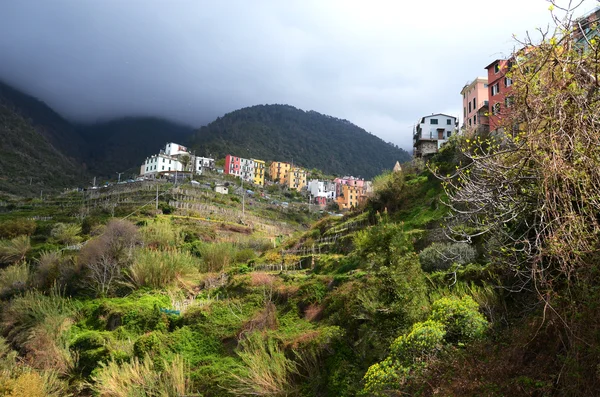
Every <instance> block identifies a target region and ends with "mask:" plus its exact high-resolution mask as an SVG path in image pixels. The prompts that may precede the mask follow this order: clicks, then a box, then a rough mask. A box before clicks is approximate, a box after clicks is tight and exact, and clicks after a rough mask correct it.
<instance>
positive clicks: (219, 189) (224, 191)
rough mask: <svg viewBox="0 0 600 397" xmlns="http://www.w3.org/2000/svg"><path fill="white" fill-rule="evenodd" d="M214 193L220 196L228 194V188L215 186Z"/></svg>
mask: <svg viewBox="0 0 600 397" xmlns="http://www.w3.org/2000/svg"><path fill="white" fill-rule="evenodd" d="M215 192H217V193H220V194H229V188H228V187H227V186H224V185H217V186H215Z"/></svg>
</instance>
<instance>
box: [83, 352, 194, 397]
mask: <svg viewBox="0 0 600 397" xmlns="http://www.w3.org/2000/svg"><path fill="white" fill-rule="evenodd" d="M163 365H164V369H161V370H159V369H158V368H156V365H155V364H154V361H153V360H152V359H150V358H149V357H146V358H145V359H144V360H143V361H140V360H138V359H137V358H134V359H133V360H132V361H131V362H128V363H123V364H117V363H116V362H114V361H110V362H108V363H107V364H104V363H103V364H100V369H99V370H97V371H96V373H95V375H94V376H92V380H93V383H92V384H91V385H90V386H91V389H92V390H93V391H94V392H95V393H96V394H97V395H98V396H100V397H131V396H135V397H180V396H184V395H187V394H189V393H190V388H189V386H188V380H187V378H186V376H185V373H186V366H185V363H184V361H183V358H182V357H181V356H179V355H177V356H175V357H174V359H173V361H171V362H170V363H168V362H166V361H165V362H163Z"/></svg>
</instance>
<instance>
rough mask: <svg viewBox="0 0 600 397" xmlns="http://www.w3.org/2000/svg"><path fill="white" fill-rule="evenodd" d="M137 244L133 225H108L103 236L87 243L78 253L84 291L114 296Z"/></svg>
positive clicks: (112, 222) (121, 222) (119, 222)
mask: <svg viewBox="0 0 600 397" xmlns="http://www.w3.org/2000/svg"><path fill="white" fill-rule="evenodd" d="M138 242H139V239H138V232H137V228H136V227H135V226H134V225H133V224H132V223H130V222H127V221H123V220H112V221H110V222H109V223H108V224H107V225H106V228H105V229H104V233H102V235H100V236H98V237H96V238H93V239H91V240H89V241H88V243H87V244H86V245H85V246H84V247H83V248H82V249H81V251H80V253H79V263H80V264H81V265H82V266H83V267H84V275H85V283H86V285H87V287H88V288H89V289H90V290H91V291H93V292H94V293H95V294H96V295H99V296H106V295H110V294H112V293H114V291H115V289H116V288H117V287H118V284H119V282H121V281H122V279H123V274H122V272H123V270H124V269H125V268H126V267H127V266H128V265H129V264H130V263H131V261H132V260H133V253H134V248H135V246H136V245H137V244H138Z"/></svg>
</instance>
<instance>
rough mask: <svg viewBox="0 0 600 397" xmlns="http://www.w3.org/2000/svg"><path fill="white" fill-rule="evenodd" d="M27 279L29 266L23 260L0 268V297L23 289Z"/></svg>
mask: <svg viewBox="0 0 600 397" xmlns="http://www.w3.org/2000/svg"><path fill="white" fill-rule="evenodd" d="M28 280H29V267H28V266H27V263H26V262H25V261H22V262H20V263H17V264H14V265H10V266H8V267H6V268H4V269H1V270H0V298H5V297H7V296H10V295H14V294H16V293H18V292H21V291H24V290H25V287H26V286H27V281H28Z"/></svg>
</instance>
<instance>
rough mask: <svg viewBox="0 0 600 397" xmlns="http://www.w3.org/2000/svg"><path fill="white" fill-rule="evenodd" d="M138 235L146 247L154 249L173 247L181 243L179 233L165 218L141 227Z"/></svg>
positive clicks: (181, 239)
mask: <svg viewBox="0 0 600 397" xmlns="http://www.w3.org/2000/svg"><path fill="white" fill-rule="evenodd" d="M140 235H141V236H142V240H143V241H144V243H145V244H146V245H147V246H150V247H155V248H168V247H175V246H177V245H178V244H180V243H181V242H182V241H183V237H182V235H181V232H180V231H179V230H177V229H176V228H175V227H174V226H173V224H172V223H171V222H170V221H169V220H168V219H165V218H158V219H156V220H155V221H154V222H151V223H149V224H147V225H146V226H143V227H142V228H141V229H140Z"/></svg>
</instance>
